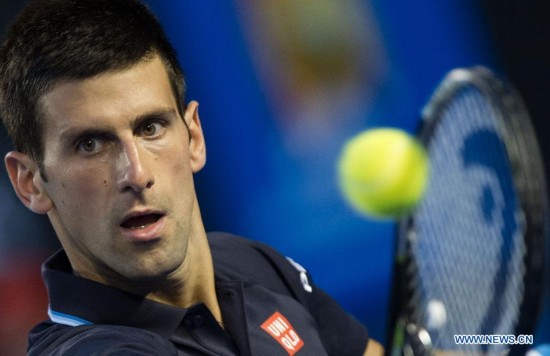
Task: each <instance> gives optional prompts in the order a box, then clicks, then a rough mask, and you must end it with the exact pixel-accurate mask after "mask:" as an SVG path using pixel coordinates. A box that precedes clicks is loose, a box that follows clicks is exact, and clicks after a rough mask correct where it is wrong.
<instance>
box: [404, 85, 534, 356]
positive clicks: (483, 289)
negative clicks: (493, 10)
mask: <svg viewBox="0 0 550 356" xmlns="http://www.w3.org/2000/svg"><path fill="white" fill-rule="evenodd" d="M494 105H495V104H494V102H493V101H491V100H490V99H489V98H487V97H486V96H485V95H483V93H482V92H481V91H479V90H478V89H477V88H475V87H473V86H468V87H465V88H463V89H462V90H460V91H459V92H457V93H455V96H454V97H453V98H449V100H448V105H446V106H445V107H444V108H443V110H442V111H441V112H440V114H441V119H440V120H439V123H438V126H437V127H436V128H435V131H434V132H433V133H432V136H431V139H430V141H429V143H428V150H429V154H430V161H431V166H432V171H433V172H435V173H434V174H432V175H431V177H430V182H429V185H428V191H427V192H426V195H425V198H424V199H423V201H422V202H421V204H420V206H419V207H418V209H417V212H416V213H415V219H414V223H415V229H416V234H411V235H410V236H411V238H410V241H409V248H410V252H411V254H412V255H413V256H414V260H415V263H414V264H411V267H410V268H409V272H410V273H411V274H410V276H411V277H412V276H415V275H416V276H417V277H416V279H412V280H411V281H412V286H411V287H413V288H414V293H413V295H414V298H413V299H412V308H413V314H412V315H413V319H414V320H415V321H416V322H417V323H418V324H419V325H420V326H422V327H424V328H426V329H427V330H428V332H429V333H430V335H431V337H432V342H433V345H434V347H436V348H440V349H446V350H449V349H451V350H452V349H456V348H457V345H456V343H455V340H454V335H464V334H483V333H485V334H487V333H491V334H495V333H500V334H513V333H514V330H515V325H516V323H517V320H518V317H519V305H520V304H521V299H522V296H523V292H524V285H523V276H524V273H525V268H524V263H523V262H524V257H525V254H526V246H525V243H524V242H523V238H522V236H523V235H522V233H523V230H524V218H523V212H522V210H521V207H520V204H519V202H518V198H517V196H516V191H515V188H514V184H513V177H512V173H511V172H512V171H511V170H512V167H511V165H510V162H509V157H508V155H507V152H506V149H505V146H504V143H503V142H502V137H501V133H500V130H499V125H500V124H499V120H502V117H501V115H502V112H501V111H500V109H499V108H498V107H495V106H494ZM415 236H421V238H415ZM434 305H436V306H437V307H436V308H435V309H434V307H433V306H434ZM505 347H506V345H500V346H499V345H494V346H491V348H488V349H487V347H485V348H483V347H481V346H480V345H469V346H466V345H463V349H465V350H470V351H474V352H479V351H488V350H492V351H500V350H503V349H504V348H505Z"/></svg>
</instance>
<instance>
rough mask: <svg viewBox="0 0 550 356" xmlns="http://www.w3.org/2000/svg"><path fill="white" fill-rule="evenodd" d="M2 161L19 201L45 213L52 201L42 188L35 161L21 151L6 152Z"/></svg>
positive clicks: (40, 212) (42, 183)
mask: <svg viewBox="0 0 550 356" xmlns="http://www.w3.org/2000/svg"><path fill="white" fill-rule="evenodd" d="M4 162H5V164H6V170H7V171H8V176H9V177H10V181H11V184H12V186H13V189H14V190H15V194H17V197H18V198H19V200H21V202H22V203H23V204H24V205H25V206H26V207H27V208H28V209H30V210H32V211H34V212H35V213H37V214H46V213H47V212H48V211H50V210H51V208H52V205H53V204H52V201H51V200H50V197H49V196H48V194H47V193H46V191H45V189H44V181H43V180H42V177H41V175H40V172H39V170H38V165H37V164H36V162H35V161H34V160H33V159H32V158H30V157H29V156H27V155H26V154H24V153H21V152H16V151H12V152H8V154H7V155H6V157H5V159H4Z"/></svg>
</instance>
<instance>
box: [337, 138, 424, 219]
mask: <svg viewBox="0 0 550 356" xmlns="http://www.w3.org/2000/svg"><path fill="white" fill-rule="evenodd" d="M428 171H429V161H428V156H427V154H426V151H425V149H424V147H423V146H422V145H421V144H420V143H419V142H418V141H417V140H416V139H415V138H414V137H412V136H411V135H409V134H407V133H406V132H404V131H402V130H398V129H392V128H380V129H372V130H367V131H365V132H363V133H361V134H359V135H357V136H355V137H353V138H352V139H350V140H349V141H348V142H347V143H346V144H345V145H344V148H343V150H342V154H341V156H340V159H339V162H338V175H339V183H340V187H341V190H342V192H343V194H344V196H345V198H346V199H347V201H348V202H349V203H350V204H351V206H352V207H354V208H355V209H356V210H358V211H359V212H360V213H362V214H366V215H368V216H371V217H377V218H395V217H400V216H402V215H405V214H407V213H409V212H410V211H411V210H412V209H413V208H414V207H415V206H416V204H417V203H418V202H419V201H420V199H421V198H422V195H423V193H424V190H425V189H426V183H427V180H428V173H429V172H428Z"/></svg>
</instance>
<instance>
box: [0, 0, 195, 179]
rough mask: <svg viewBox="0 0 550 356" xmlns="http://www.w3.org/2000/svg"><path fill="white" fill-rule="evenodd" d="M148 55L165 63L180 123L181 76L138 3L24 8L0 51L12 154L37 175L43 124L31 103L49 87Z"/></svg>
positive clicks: (100, 0)
mask: <svg viewBox="0 0 550 356" xmlns="http://www.w3.org/2000/svg"><path fill="white" fill-rule="evenodd" d="M156 55H158V56H159V57H160V58H161V59H162V60H163V62H164V64H165V67H166V70H167V73H168V77H169V80H170V85H171V86H172V91H173V93H174V96H175V97H176V102H177V103H178V110H180V114H181V115H182V117H183V110H184V107H183V104H182V103H183V100H184V96H185V81H184V74H183V70H182V68H181V66H180V64H179V62H178V59H177V55H176V52H175V49H174V48H173V47H172V45H171V44H170V42H169V41H168V39H167V37H166V34H165V33H164V30H163V29H162V26H161V25H160V23H159V21H158V20H157V18H156V17H155V16H154V15H153V13H152V12H151V11H150V10H149V9H148V7H147V6H145V5H144V4H143V3H141V2H139V1H138V0H39V1H33V2H31V3H29V4H28V5H27V6H26V7H25V8H24V10H23V11H22V12H21V14H20V15H19V16H18V17H17V18H16V20H15V22H14V23H13V24H12V25H11V27H10V28H9V29H8V32H7V35H6V38H5V40H4V42H3V43H2V45H1V47H0V115H1V117H2V120H3V122H4V125H5V126H6V129H7V131H8V134H9V135H10V137H11V139H12V140H13V143H14V145H15V149H16V150H18V151H21V152H23V153H26V154H28V155H29V156H31V157H32V158H33V159H34V160H35V161H36V162H37V163H38V165H39V167H40V168H42V161H43V158H44V152H43V148H44V143H43V142H42V125H43V122H42V121H43V120H42V118H41V113H40V108H39V107H38V100H39V99H40V97H41V96H42V95H44V94H45V93H47V92H48V90H50V89H51V88H52V87H53V85H55V84H56V83H58V82H59V81H61V80H81V79H86V78H89V77H92V76H94V75H97V74H100V73H104V72H108V71H116V70H123V69H127V68H130V67H131V66H132V65H134V64H137V63H138V62H139V61H141V60H143V59H147V58H153V57H154V56H156ZM41 172H42V169H41Z"/></svg>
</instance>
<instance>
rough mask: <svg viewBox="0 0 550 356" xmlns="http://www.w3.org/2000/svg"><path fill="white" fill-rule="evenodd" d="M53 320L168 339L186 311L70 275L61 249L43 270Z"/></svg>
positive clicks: (70, 270)
mask: <svg viewBox="0 0 550 356" xmlns="http://www.w3.org/2000/svg"><path fill="white" fill-rule="evenodd" d="M42 277H43V279H44V282H45V284H46V288H47V290H48V296H49V300H50V305H49V308H48V313H49V315H50V318H51V319H52V321H54V322H57V323H60V324H66V325H71V326H75V325H86V324H114V325H125V326H131V327H136V328H142V329H146V330H149V331H152V332H155V333H157V334H160V335H162V336H164V337H167V338H168V337H170V335H172V333H173V332H174V331H175V330H176V328H177V327H178V326H179V325H180V323H181V322H182V320H183V318H184V317H185V315H186V314H187V312H188V310H189V309H185V308H177V307H173V306H170V305H167V304H162V303H158V302H155V301H152V300H150V299H146V298H144V297H140V296H137V295H134V294H130V293H127V292H124V291H121V290H119V289H116V288H113V287H109V286H107V285H104V284H101V283H98V282H94V281H91V280H88V279H85V278H81V277H77V276H75V275H74V274H73V271H72V268H71V265H70V263H69V260H68V258H67V255H66V253H65V252H64V251H63V250H61V251H59V252H57V253H56V254H54V255H53V256H52V257H50V258H49V259H48V260H47V261H46V262H44V265H43V267H42Z"/></svg>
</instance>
